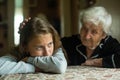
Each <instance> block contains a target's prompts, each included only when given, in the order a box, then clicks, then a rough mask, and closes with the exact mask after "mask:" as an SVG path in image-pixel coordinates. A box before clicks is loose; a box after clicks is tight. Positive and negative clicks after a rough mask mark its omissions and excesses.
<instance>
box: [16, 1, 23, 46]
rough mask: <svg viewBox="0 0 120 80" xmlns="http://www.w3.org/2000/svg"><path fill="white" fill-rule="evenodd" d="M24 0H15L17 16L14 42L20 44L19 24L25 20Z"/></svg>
mask: <svg viewBox="0 0 120 80" xmlns="http://www.w3.org/2000/svg"><path fill="white" fill-rule="evenodd" d="M22 5H23V0H15V17H14V41H15V42H14V44H15V45H18V44H19V34H18V30H19V25H20V23H21V22H22V21H23V7H22Z"/></svg>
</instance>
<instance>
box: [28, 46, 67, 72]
mask: <svg viewBox="0 0 120 80" xmlns="http://www.w3.org/2000/svg"><path fill="white" fill-rule="evenodd" d="M27 62H28V63H31V64H33V65H35V66H37V67H38V68H40V70H41V71H43V72H53V73H64V72H65V71H66V68H67V61H66V59H65V56H64V54H63V51H62V49H61V48H59V49H58V51H57V52H56V53H55V54H54V55H53V56H42V57H29V58H28V61H27Z"/></svg>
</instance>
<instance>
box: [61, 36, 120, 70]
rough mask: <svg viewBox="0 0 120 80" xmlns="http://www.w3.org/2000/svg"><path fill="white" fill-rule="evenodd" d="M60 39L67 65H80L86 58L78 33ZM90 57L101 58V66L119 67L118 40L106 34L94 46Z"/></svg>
mask: <svg viewBox="0 0 120 80" xmlns="http://www.w3.org/2000/svg"><path fill="white" fill-rule="evenodd" d="M61 41H62V44H63V47H64V48H65V50H66V52H67V55H68V59H69V61H70V62H69V64H68V65H74V66H75V65H81V63H84V62H85V61H86V60H87V56H86V47H85V46H84V45H82V43H81V40H80V35H78V34H77V35H73V36H71V37H64V38H62V39H61ZM91 58H103V61H102V66H103V67H106V68H120V44H119V42H118V41H117V40H116V39H115V38H113V37H111V36H106V38H105V39H103V40H101V42H100V44H99V45H98V46H97V47H96V49H95V50H94V52H93V54H92V55H91Z"/></svg>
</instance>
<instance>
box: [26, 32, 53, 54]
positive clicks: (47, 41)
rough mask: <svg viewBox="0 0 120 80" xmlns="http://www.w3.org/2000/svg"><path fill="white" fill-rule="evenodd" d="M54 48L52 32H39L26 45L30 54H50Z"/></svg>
mask: <svg viewBox="0 0 120 80" xmlns="http://www.w3.org/2000/svg"><path fill="white" fill-rule="evenodd" d="M53 50H54V43H53V38H52V34H50V33H48V34H40V35H38V36H36V37H34V38H33V39H32V40H30V42H29V43H28V46H27V52H29V53H30V55H31V56H51V55H52V54H53Z"/></svg>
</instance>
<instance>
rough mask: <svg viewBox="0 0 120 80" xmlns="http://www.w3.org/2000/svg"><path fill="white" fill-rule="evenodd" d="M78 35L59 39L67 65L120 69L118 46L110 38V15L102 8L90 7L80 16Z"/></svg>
mask: <svg viewBox="0 0 120 80" xmlns="http://www.w3.org/2000/svg"><path fill="white" fill-rule="evenodd" d="M80 22H81V27H80V34H77V35H73V36H71V37H64V38H62V39H61V41H62V44H63V46H64V48H65V49H66V51H67V55H68V58H69V61H70V62H69V65H85V66H97V67H106V68H119V67H120V61H119V60H120V44H119V42H118V41H117V40H116V39H114V38H113V37H112V36H110V26H111V23H112V18H111V15H110V14H109V13H108V12H107V11H106V9H105V8H104V7H91V8H88V9H87V10H84V11H83V12H82V13H81V16H80Z"/></svg>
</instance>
